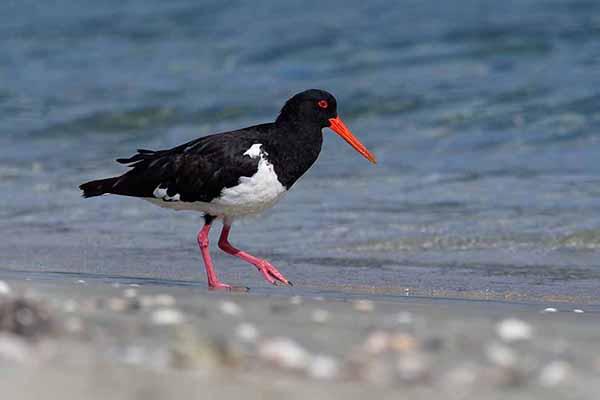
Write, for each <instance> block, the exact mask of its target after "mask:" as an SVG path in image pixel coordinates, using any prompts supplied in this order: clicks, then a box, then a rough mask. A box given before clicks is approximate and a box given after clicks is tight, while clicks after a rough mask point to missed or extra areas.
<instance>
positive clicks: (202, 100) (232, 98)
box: [0, 0, 600, 302]
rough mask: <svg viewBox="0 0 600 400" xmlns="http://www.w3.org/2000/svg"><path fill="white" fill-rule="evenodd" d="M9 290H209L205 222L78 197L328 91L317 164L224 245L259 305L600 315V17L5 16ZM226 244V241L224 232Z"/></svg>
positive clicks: (594, 13) (458, 5)
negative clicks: (584, 303) (335, 108)
mask: <svg viewBox="0 0 600 400" xmlns="http://www.w3.org/2000/svg"><path fill="white" fill-rule="evenodd" d="M0 21H1V23H0V49H1V51H0V200H1V207H0V229H1V231H2V239H1V240H0V279H1V278H2V276H3V275H5V276H8V275H10V276H12V277H14V276H21V277H23V278H30V279H33V278H38V279H68V280H73V281H74V282H76V281H79V280H94V279H98V280H102V281H107V282H111V281H123V282H137V283H145V284H158V285H161V284H162V285H197V286H198V290H205V274H204V267H203V264H202V261H201V258H200V254H199V252H198V249H197V245H196V233H197V231H198V230H199V228H200V227H201V224H202V219H201V217H200V215H198V214H194V213H188V212H174V211H169V210H163V209H160V208H158V207H155V206H153V205H151V204H149V203H147V202H144V201H140V200H137V199H131V198H119V197H114V196H113V197H110V196H105V197H102V198H94V199H89V200H84V199H82V198H81V197H80V193H79V191H78V189H77V186H78V185H79V184H80V183H82V182H84V181H86V180H90V179H95V178H101V177H107V176H111V175H115V174H120V173H122V172H124V170H125V169H124V168H123V167H122V166H120V165H118V164H116V163H115V162H114V159H115V158H118V157H125V156H129V155H131V154H133V153H134V151H135V149H136V148H139V147H141V148H151V149H162V148H168V147H171V146H174V145H177V144H179V143H182V142H185V141H188V140H191V139H193V138H196V137H198V136H202V135H205V134H208V133H214V132H219V131H224V130H229V129H234V128H238V127H243V126H248V125H252V124H256V123H262V122H268V121H272V120H273V119H274V118H275V116H276V115H277V113H278V111H279V108H280V107H281V106H282V104H283V102H284V101H285V100H286V99H287V98H288V97H290V96H291V95H292V94H294V93H296V92H298V91H301V90H304V89H308V88H323V89H326V90H329V91H331V92H332V93H334V94H335V95H336V97H337V98H338V103H339V112H340V116H341V117H342V118H343V119H344V120H345V121H346V123H347V124H348V125H349V126H350V127H351V129H352V130H353V131H354V132H355V134H356V135H357V136H358V137H359V138H360V139H361V140H363V142H364V143H365V144H366V145H367V147H368V148H369V149H371V150H372V151H373V153H374V154H375V155H376V156H377V159H378V161H379V163H378V164H377V165H375V166H374V165H371V164H369V163H368V162H367V161H366V160H364V159H363V158H361V157H360V156H359V155H358V154H357V153H355V152H354V151H353V150H352V149H351V148H350V147H349V146H348V145H347V144H346V143H345V142H343V141H342V140H341V139H340V138H339V137H337V136H336V135H335V134H333V133H332V132H331V131H329V130H325V131H324V136H325V144H324V148H323V152H322V153H321V156H320V159H319V160H318V162H317V163H316V165H315V166H314V167H313V168H312V169H311V170H310V171H309V172H308V173H307V174H306V176H305V177H304V178H303V179H302V180H300V181H299V182H298V183H297V184H296V186H295V187H294V188H293V190H292V191H291V192H290V193H289V194H288V195H287V197H286V198H285V199H284V200H283V201H282V202H280V203H279V204H278V205H277V206H276V207H275V208H274V209H272V210H271V211H269V212H268V213H266V214H264V215H263V216H261V217H257V218H253V219H248V220H243V221H238V222H237V223H236V224H235V225H234V227H233V231H232V236H231V238H232V242H233V243H234V244H236V245H237V246H238V247H241V248H243V249H245V250H247V251H249V252H253V253H255V254H256V255H258V256H262V257H265V258H267V259H269V260H270V261H272V262H273V263H274V264H275V265H277V266H278V267H279V269H280V270H281V271H282V273H284V275H285V276H286V277H287V278H289V279H290V280H292V281H293V282H294V283H295V286H294V288H282V287H280V288H270V287H268V286H267V284H266V283H264V282H263V280H262V277H261V275H260V274H259V273H257V272H256V270H255V269H254V267H252V266H250V265H247V264H245V263H243V262H242V261H241V260H238V259H236V258H234V257H231V256H227V255H224V254H222V253H221V252H220V251H219V250H218V249H217V248H216V246H213V254H214V260H215V264H216V266H217V271H218V273H219V275H220V276H221V278H222V279H223V280H224V281H226V282H228V283H234V284H244V285H247V286H250V287H251V288H252V289H253V290H255V292H258V293H263V292H264V293H269V292H276V293H294V294H297V293H300V294H302V293H311V294H314V295H319V296H342V297H343V296H354V295H356V293H360V294H361V295H367V296H368V295H369V293H371V294H372V293H377V292H385V293H387V294H388V298H391V299H393V298H394V296H398V297H400V296H405V295H407V294H408V295H410V294H418V295H425V296H429V295H430V296H436V295H439V296H444V295H447V294H453V295H458V296H461V294H464V295H465V296H472V295H478V296H481V297H486V296H490V297H494V296H499V297H501V298H514V299H522V298H523V299H530V298H553V299H569V298H577V299H588V300H589V301H592V302H594V301H600V300H598V299H600V158H599V157H600V2H598V1H558V0H556V1H549V0H518V1H502V2H500V1H496V0H489V1H468V0H461V1H452V2H438V1H399V2H390V1H369V2H366V1H341V0H340V1H327V2H312V1H285V2H280V1H260V2H242V1H222V0H221V1H195V0H185V1H184V0H176V1H148V0H128V1H124V0H119V1H116V0H107V1H102V2H99V1H83V0H81V1H75V0H73V1H67V0H57V1H52V2H44V1H33V0H23V1H11V0H8V1H3V2H1V3H0ZM219 229H220V227H218V226H215V229H213V230H214V231H215V232H213V233H214V236H213V237H214V240H213V245H214V244H216V243H215V242H216V237H217V236H216V235H217V234H218V230H219Z"/></svg>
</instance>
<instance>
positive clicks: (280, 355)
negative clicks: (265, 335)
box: [258, 337, 310, 370]
mask: <svg viewBox="0 0 600 400" xmlns="http://www.w3.org/2000/svg"><path fill="white" fill-rule="evenodd" d="M258 356H259V357H260V358H261V359H263V360H265V361H267V362H269V363H271V364H273V365H275V366H277V367H282V368H286V369H291V370H303V369H305V368H306V367H307V366H308V364H309V362H310V354H309V353H308V352H307V351H306V350H305V349H304V348H303V347H302V346H300V345H299V344H298V343H297V342H296V341H294V340H292V339H290V338H287V337H275V338H270V339H266V340H264V341H263V342H262V343H260V345H259V347H258Z"/></svg>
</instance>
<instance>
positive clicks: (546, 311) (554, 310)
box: [542, 307, 558, 313]
mask: <svg viewBox="0 0 600 400" xmlns="http://www.w3.org/2000/svg"><path fill="white" fill-rule="evenodd" d="M542 312H543V313H554V312H558V310H557V309H556V308H554V307H548V308H544V309H543V310H542Z"/></svg>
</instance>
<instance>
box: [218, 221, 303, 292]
mask: <svg viewBox="0 0 600 400" xmlns="http://www.w3.org/2000/svg"><path fill="white" fill-rule="evenodd" d="M230 230H231V221H228V220H227V219H225V220H224V221H223V230H222V231H221V236H220V237H219V248H220V249H221V250H223V251H224V252H226V253H228V254H231V255H233V256H236V257H239V258H241V259H242V260H244V261H247V262H249V263H250V264H253V265H254V266H256V268H258V270H259V271H260V272H261V273H262V274H263V276H264V278H265V279H266V280H267V282H269V283H272V284H276V280H277V281H279V282H283V283H285V284H286V285H290V286H292V282H290V281H288V280H287V279H285V277H284V276H283V275H282V274H281V272H279V271H278V270H277V268H275V267H274V266H273V265H271V263H269V262H268V261H266V260H263V259H261V258H258V257H254V256H253V255H251V254H248V253H246V252H245V251H241V250H239V249H236V248H235V247H233V246H232V245H231V244H230V243H229V240H228V237H229V231H230Z"/></svg>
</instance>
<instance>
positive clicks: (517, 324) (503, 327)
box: [496, 318, 533, 342]
mask: <svg viewBox="0 0 600 400" xmlns="http://www.w3.org/2000/svg"><path fill="white" fill-rule="evenodd" d="M496 333H497V334H498V336H500V338H501V339H502V340H504V341H506V342H515V341H520V340H529V339H531V338H532V336H533V328H532V327H531V325H529V324H528V323H527V322H525V321H522V320H520V319H517V318H507V319H505V320H502V321H500V322H499V323H498V324H497V325H496Z"/></svg>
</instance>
